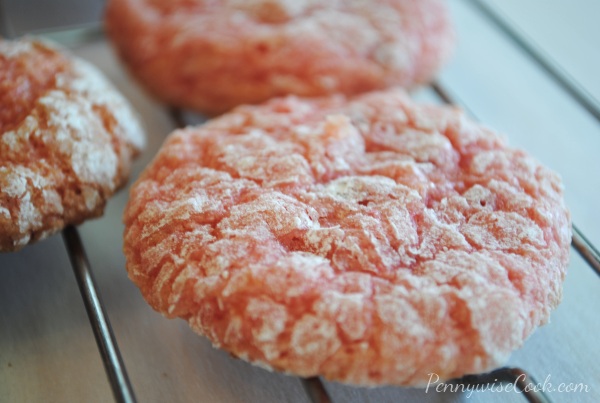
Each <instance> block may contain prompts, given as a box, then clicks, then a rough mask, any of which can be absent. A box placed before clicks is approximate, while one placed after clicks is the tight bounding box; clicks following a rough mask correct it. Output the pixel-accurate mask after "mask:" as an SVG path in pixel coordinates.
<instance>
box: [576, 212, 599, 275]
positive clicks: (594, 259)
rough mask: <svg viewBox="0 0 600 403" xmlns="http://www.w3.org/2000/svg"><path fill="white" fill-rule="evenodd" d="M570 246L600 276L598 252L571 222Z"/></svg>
mask: <svg viewBox="0 0 600 403" xmlns="http://www.w3.org/2000/svg"><path fill="white" fill-rule="evenodd" d="M571 246H573V248H574V249H575V250H576V251H577V252H578V253H579V255H581V257H582V258H583V260H585V261H586V262H587V263H588V264H589V265H590V267H591V268H592V269H594V270H595V271H596V274H598V275H599V276H600V253H598V250H597V249H596V248H595V247H594V245H592V243H591V242H590V241H588V239H587V238H586V237H585V236H584V235H583V233H582V232H581V231H580V230H579V228H577V226H576V225H575V224H573V240H572V242H571Z"/></svg>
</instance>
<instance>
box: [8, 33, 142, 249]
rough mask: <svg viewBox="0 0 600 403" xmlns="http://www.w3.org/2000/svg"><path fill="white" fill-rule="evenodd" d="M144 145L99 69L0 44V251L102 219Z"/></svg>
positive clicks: (47, 51) (35, 43)
mask: <svg viewBox="0 0 600 403" xmlns="http://www.w3.org/2000/svg"><path fill="white" fill-rule="evenodd" d="M144 141H145V139H144V134H143V131H142V128H141V126H140V124H139V122H138V120H137V117H136V116H135V114H134V112H133V111H132V109H131V107H130V105H129V104H128V103H127V101H125V99H124V98H123V97H122V96H121V95H120V94H118V93H117V91H116V90H115V89H114V88H113V87H112V86H111V85H110V84H109V83H108V82H107V80H106V79H105V78H104V77H103V76H102V74H101V73H100V72H99V71H98V70H97V69H96V68H94V67H92V66H91V65H90V64H88V63H87V62H84V61H83V60H79V59H77V58H75V57H73V56H70V55H68V54H66V53H65V51H63V50H62V49H59V48H58V47H56V46H55V45H52V44H50V43H49V42H47V41H40V40H35V39H21V40H17V41H5V40H0V251H13V250H17V249H20V248H22V247H23V246H25V245H27V244H28V243H30V242H33V241H36V240H39V239H42V238H45V237H46V236H48V235H50V234H52V233H54V232H56V231H59V230H60V229H62V228H63V227H64V226H65V225H68V224H78V223H81V222H82V221H83V220H85V219H87V218H90V217H96V216H99V215H101V214H102V211H103V209H104V205H105V203H106V200H107V199H108V198H109V197H110V196H111V195H112V194H113V193H114V192H115V191H116V190H117V189H119V188H120V187H121V186H123V185H124V183H125V182H126V180H127V178H128V174H129V170H130V165H131V162H132V159H133V158H134V157H135V156H136V155H137V154H138V153H139V152H140V150H141V148H142V147H143V145H144Z"/></svg>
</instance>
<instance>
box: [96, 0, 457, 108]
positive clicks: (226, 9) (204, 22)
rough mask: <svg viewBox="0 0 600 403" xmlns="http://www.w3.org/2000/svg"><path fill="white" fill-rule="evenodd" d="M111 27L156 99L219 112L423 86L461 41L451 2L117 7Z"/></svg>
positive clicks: (200, 0) (265, 1)
mask: <svg viewBox="0 0 600 403" xmlns="http://www.w3.org/2000/svg"><path fill="white" fill-rule="evenodd" d="M105 20H106V29H107V32H108V34H109V37H110V38H111V40H112V42H113V43H114V45H115V48H116V50H117V52H118V53H119V55H120V56H121V58H122V59H123V61H124V62H125V64H126V65H127V66H128V67H129V70H130V71H131V73H132V75H133V76H134V77H136V78H137V79H139V81H140V82H141V83H142V84H143V85H144V86H145V87H146V88H147V89H148V90H150V92H151V93H153V94H154V95H155V96H157V97H158V98H159V99H161V100H163V101H164V102H166V103H168V104H171V105H175V106H179V107H185V108H189V109H193V110H196V111H199V112H202V113H206V114H209V115H215V114H219V113H222V112H224V111H226V110H229V109H231V108H232V107H234V106H237V105H240V104H252V103H257V102H262V101H266V100H268V99H270V98H273V97H275V96H283V95H288V94H295V95H300V96H323V95H329V94H334V93H343V94H347V95H351V94H358V93H362V92H365V91H371V90H376V89H382V88H387V87H390V86H393V85H400V86H404V87H413V86H415V85H418V84H421V83H424V82H428V81H429V80H430V79H431V78H432V76H433V75H434V74H435V72H436V71H437V70H438V69H439V68H440V67H441V65H442V64H443V63H444V62H445V61H446V60H447V59H448V58H449V55H450V53H451V51H452V49H453V44H454V31H453V29H452V27H451V22H450V16H449V12H448V10H447V6H446V3H445V1H444V0H419V1H414V0H392V1H381V0H377V1H374V0H353V1H347V0H344V1H316V0H252V1H249V0H243V1H240V0H221V1H206V0H171V1H168V2H166V1H156V0H111V1H109V2H108V5H107V12H106V18H105Z"/></svg>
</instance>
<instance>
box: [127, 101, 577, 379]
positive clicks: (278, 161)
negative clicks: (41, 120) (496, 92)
mask: <svg viewBox="0 0 600 403" xmlns="http://www.w3.org/2000/svg"><path fill="white" fill-rule="evenodd" d="M124 220H125V224H126V230H125V246H124V250H125V254H126V257H127V269H128V271H129V274H130V277H131V278H132V279H133V281H134V282H135V283H136V284H137V285H138V286H139V287H140V289H141V291H142V293H143V295H144V297H145V298H146V299H147V300H148V301H149V303H150V304H151V305H152V306H153V307H154V308H155V309H157V310H159V311H160V312H162V313H163V314H165V315H167V316H170V317H175V316H178V317H181V318H184V319H186V320H187V321H188V322H189V323H190V325H191V327H192V328H193V329H194V330H195V331H197V332H198V333H200V334H203V335H205V336H207V337H208V338H209V339H210V340H211V341H212V342H213V343H214V344H215V345H216V346H218V347H221V348H224V349H226V350H228V351H230V352H231V353H233V354H234V355H236V356H238V357H241V358H243V359H245V360H248V361H250V362H253V363H255V364H258V365H261V366H264V367H267V368H274V369H277V370H282V371H286V372H289V373H293V374H297V375H301V376H313V375H323V376H325V377H326V378H328V379H333V380H337V381H342V382H349V383H354V384H360V385H377V384H396V385H419V384H423V383H425V382H426V381H427V379H428V374H430V373H432V372H433V373H436V374H438V375H440V377H441V378H442V379H445V378H446V379H447V378H453V377H458V376H461V375H464V374H468V373H478V372H483V371H486V370H489V369H491V368H494V367H496V366H498V365H500V364H501V363H503V362H504V361H505V360H506V359H507V357H508V355H509V353H510V352H511V351H513V350H514V349H516V348H517V347H519V346H520V345H521V344H522V342H523V341H524V340H525V339H526V338H527V337H528V336H529V335H530V334H531V332H532V331H533V330H534V329H535V328H536V327H537V326H538V325H541V324H543V323H545V322H546V321H547V320H548V317H549V313H550V311H551V310H552V309H553V308H554V307H556V305H557V304H558V303H559V301H560V298H561V283H562V280H563V278H564V275H565V269H566V266H567V262H568V255H569V243H570V237H571V231H570V216H569V213H568V211H567V210H566V208H565V205H564V201H563V197H562V185H561V181H560V179H559V178H558V176H557V175H556V174H554V173H553V172H551V171H550V170H548V169H546V168H545V167H543V166H541V165H540V164H539V163H538V162H536V161H535V160H534V159H532V158H531V157H529V156H528V155H527V154H526V153H524V152H522V151H518V150H514V149H511V148H509V147H507V146H506V144H505V142H504V140H503V139H502V138H501V137H500V136H498V135H497V134H495V133H494V132H492V131H490V130H489V129H486V128H484V127H482V126H480V125H478V124H475V123H473V122H471V121H469V120H468V119H466V118H465V117H464V115H463V114H462V113H461V112H460V111H458V110H456V109H451V108H447V107H438V106H427V105H417V104H414V103H413V102H412V101H410V100H409V99H408V97H407V96H406V95H405V94H404V93H403V92H401V91H396V90H394V91H387V92H382V93H372V94H367V95H364V96H360V97H358V98H354V99H351V100H346V99H344V98H342V97H333V98H326V99H319V100H312V101H304V100H300V99H297V98H294V97H289V98H283V99H275V100H272V101H270V102H268V103H267V104H265V105H263V106H259V107H250V106H246V107H240V108H237V109H235V110H234V111H233V112H230V113H228V114H226V115H223V116H221V117H220V118H217V119H214V120H212V121H209V122H208V123H207V124H205V125H203V126H200V127H197V128H187V129H185V130H180V131H177V132H175V133H174V134H172V135H171V136H170V137H169V138H168V140H167V141H166V143H165V145H164V146H163V148H162V149H161V151H160V152H159V154H158V155H157V157H156V159H155V160H154V162H153V163H152V164H151V165H150V166H149V167H148V168H147V169H146V171H145V172H144V173H143V174H142V176H141V178H140V179H139V181H138V182H137V183H136V184H135V185H134V187H133V189H132V191H131V199H130V202H129V204H128V206H127V208H126V212H125V217H124Z"/></svg>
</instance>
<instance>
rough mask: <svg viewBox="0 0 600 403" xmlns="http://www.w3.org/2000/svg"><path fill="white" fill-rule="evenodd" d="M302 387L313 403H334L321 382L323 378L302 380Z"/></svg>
mask: <svg viewBox="0 0 600 403" xmlns="http://www.w3.org/2000/svg"><path fill="white" fill-rule="evenodd" d="M301 381H302V386H304V390H305V391H306V394H307V395H308V397H309V398H310V401H311V402H312V403H332V402H333V400H331V397H330V396H329V394H328V393H327V389H325V385H323V382H321V378H319V377H312V378H302V379H301Z"/></svg>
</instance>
